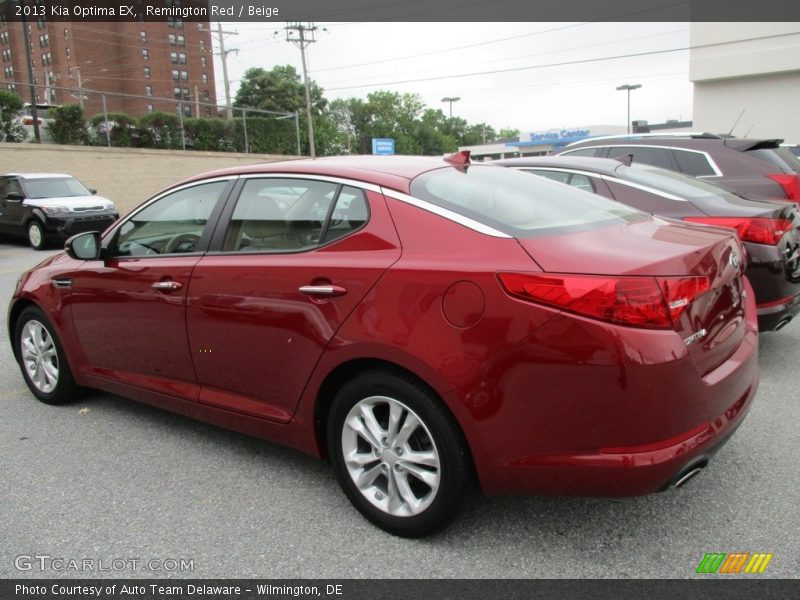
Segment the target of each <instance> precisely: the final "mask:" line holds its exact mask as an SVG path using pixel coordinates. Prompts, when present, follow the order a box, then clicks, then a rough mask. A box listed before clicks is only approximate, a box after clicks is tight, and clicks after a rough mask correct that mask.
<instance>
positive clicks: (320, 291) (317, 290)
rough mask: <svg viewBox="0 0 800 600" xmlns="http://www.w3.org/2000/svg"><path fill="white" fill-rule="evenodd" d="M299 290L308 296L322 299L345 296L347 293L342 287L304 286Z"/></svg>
mask: <svg viewBox="0 0 800 600" xmlns="http://www.w3.org/2000/svg"><path fill="white" fill-rule="evenodd" d="M299 289H300V293H301V294H305V295H306V296H318V297H322V298H333V297H335V296H344V295H345V294H346V293H347V290H346V289H345V288H343V287H342V286H340V285H304V286H301V287H300V288H299Z"/></svg>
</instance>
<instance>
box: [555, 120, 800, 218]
mask: <svg viewBox="0 0 800 600" xmlns="http://www.w3.org/2000/svg"><path fill="white" fill-rule="evenodd" d="M781 142H783V140H751V139H745V138H735V137H722V136H718V135H714V134H711V133H682V134H633V135H619V136H607V137H597V138H591V139H587V140H583V141H581V142H575V143H573V144H570V145H568V146H566V147H565V148H564V149H563V150H561V151H560V152H557V153H556V154H558V155H559V156H596V157H601V158H617V157H619V156H623V155H626V154H631V155H633V162H635V163H637V162H638V163H644V164H647V165H653V166H655V167H661V168H662V169H669V170H671V171H678V172H679V173H683V174H685V175H691V176H692V177H702V178H705V179H709V180H711V181H713V182H714V183H716V184H717V185H719V186H721V187H723V188H725V189H727V190H730V191H731V192H734V193H737V194H741V195H743V196H752V197H758V198H778V199H780V200H791V201H794V202H796V201H800V160H798V159H797V157H796V156H794V155H793V154H792V153H791V152H790V151H789V150H787V149H786V148H781V146H780V144H781Z"/></svg>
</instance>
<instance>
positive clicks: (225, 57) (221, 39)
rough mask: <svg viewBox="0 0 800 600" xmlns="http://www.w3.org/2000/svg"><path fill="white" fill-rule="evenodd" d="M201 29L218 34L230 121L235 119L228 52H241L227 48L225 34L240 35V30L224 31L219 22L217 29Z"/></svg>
mask: <svg viewBox="0 0 800 600" xmlns="http://www.w3.org/2000/svg"><path fill="white" fill-rule="evenodd" d="M197 29H199V30H200V31H207V32H209V33H216V34H217V43H218V44H219V52H217V54H219V57H220V59H222V79H223V83H224V84H225V118H227V119H228V120H229V121H230V120H231V119H233V108H232V105H231V82H230V81H229V80H228V54H230V53H231V52H235V53H236V54H239V49H238V48H230V49H228V50H226V49H225V36H226V35H239V32H238V31H223V29H222V23H220V22H217V30H216V31H213V30H211V29H207V28H205V27H202V26H201V27H198V28H197Z"/></svg>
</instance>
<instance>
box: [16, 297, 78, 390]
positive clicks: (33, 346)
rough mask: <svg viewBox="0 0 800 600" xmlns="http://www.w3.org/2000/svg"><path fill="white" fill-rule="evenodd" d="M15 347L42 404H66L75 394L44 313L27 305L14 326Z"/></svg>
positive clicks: (74, 384)
mask: <svg viewBox="0 0 800 600" xmlns="http://www.w3.org/2000/svg"><path fill="white" fill-rule="evenodd" d="M14 347H15V350H16V354H17V356H18V360H19V366H20V369H21V370H22V376H23V378H24V379H25V383H26V384H27V385H28V388H29V389H30V390H31V392H32V393H33V395H34V396H36V398H38V399H39V400H40V401H41V402H44V403H45V404H56V405H58V404H65V403H66V402H69V401H70V400H72V399H73V398H75V397H76V396H77V395H78V392H79V390H80V388H79V387H78V385H77V384H76V383H75V379H74V378H73V377H72V371H70V368H69V364H67V359H66V356H65V355H64V349H63V348H62V346H61V342H60V341H59V339H58V336H57V335H56V333H55V329H54V328H53V325H52V324H51V323H50V321H49V320H48V319H47V317H46V316H45V314H44V313H43V312H42V311H41V310H39V309H38V308H35V307H33V306H30V307H28V308H26V309H25V310H23V311H22V313H21V314H20V316H19V319H18V320H17V325H16V327H15V329H14Z"/></svg>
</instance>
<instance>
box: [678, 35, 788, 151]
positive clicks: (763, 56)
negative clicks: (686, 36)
mask: <svg viewBox="0 0 800 600" xmlns="http://www.w3.org/2000/svg"><path fill="white" fill-rule="evenodd" d="M690 36H691V38H690V39H691V46H692V50H691V54H690V58H689V78H690V79H691V81H692V83H694V107H693V117H694V119H693V120H694V124H695V127H696V128H697V129H698V130H702V131H710V132H713V133H727V132H729V131H731V128H733V135H735V136H738V137H752V138H782V139H785V140H786V141H787V142H791V143H796V144H800V110H798V108H800V23H692V24H691V29H690Z"/></svg>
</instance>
